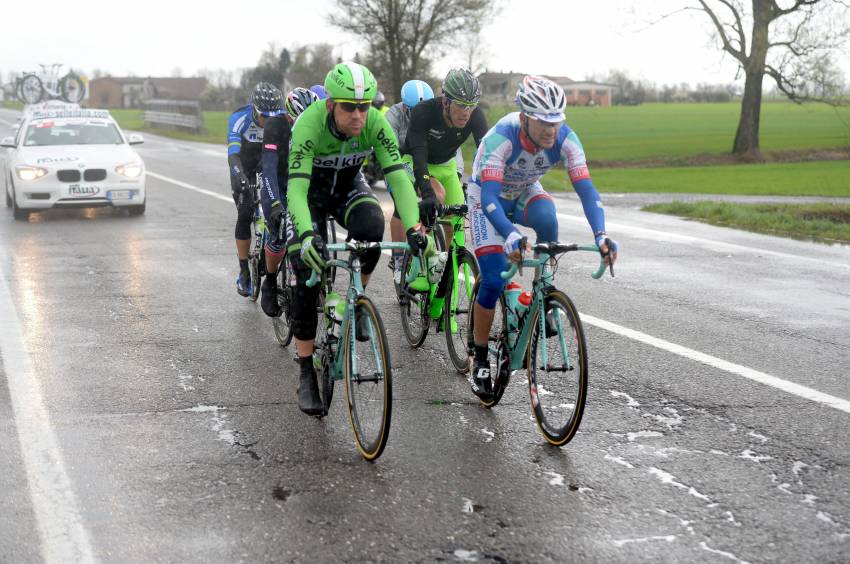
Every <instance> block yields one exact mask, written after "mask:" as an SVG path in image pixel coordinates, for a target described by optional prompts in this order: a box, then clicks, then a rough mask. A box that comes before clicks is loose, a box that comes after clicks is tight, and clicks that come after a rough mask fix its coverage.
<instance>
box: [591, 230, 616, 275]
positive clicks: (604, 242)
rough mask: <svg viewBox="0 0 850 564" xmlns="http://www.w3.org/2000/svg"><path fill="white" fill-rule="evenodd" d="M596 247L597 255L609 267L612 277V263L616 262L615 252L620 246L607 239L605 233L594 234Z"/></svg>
mask: <svg viewBox="0 0 850 564" xmlns="http://www.w3.org/2000/svg"><path fill="white" fill-rule="evenodd" d="M596 246H597V247H599V254H601V255H602V259H603V260H604V261H605V264H607V265H608V266H609V267H611V275H612V276H613V275H614V268H613V267H614V263H615V262H617V251H619V250H620V245H618V244H617V241H615V240H614V239H611V238H610V237H608V235H607V234H606V233H605V232H600V233H597V234H596Z"/></svg>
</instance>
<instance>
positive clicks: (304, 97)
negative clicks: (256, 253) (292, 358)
mask: <svg viewBox="0 0 850 564" xmlns="http://www.w3.org/2000/svg"><path fill="white" fill-rule="evenodd" d="M318 99H319V98H318V96H316V94H315V93H313V92H311V91H310V90H307V89H306V88H296V89H294V90H292V91H291V92H290V93H289V94H287V95H286V102H284V108H285V109H286V113H285V114H282V115H279V116H274V117H270V118H268V119H267V120H266V125H265V127H264V128H263V143H262V145H263V151H262V161H261V162H262V166H263V176H262V177H263V185H262V188H261V190H260V201H261V202H262V205H263V216H264V217H265V218H266V222H267V225H268V229H269V235H270V237H269V241H268V243H267V244H266V248H265V253H266V277H265V279H264V280H263V286H262V297H261V298H260V306H261V307H262V308H263V312H265V314H266V315H268V316H270V317H277V316H278V315H280V305H279V304H278V302H277V270H278V267H279V266H280V263H281V261H282V260H283V258H284V256H285V255H286V246H285V244H284V243H285V242H286V241H285V239H287V238H288V237H290V236H292V235H293V234H292V233H284V234H283V237H282V238H278V235H280V232H281V223H282V222H283V221H284V218H285V217H286V182H287V180H288V177H289V142H290V140H291V139H292V126H293V125H294V124H295V120H296V119H297V118H298V116H299V115H301V112H303V111H304V110H305V109H307V106H309V105H310V104H312V103H313V102H315V101H316V100H318ZM285 227H291V226H285ZM290 231H291V229H290Z"/></svg>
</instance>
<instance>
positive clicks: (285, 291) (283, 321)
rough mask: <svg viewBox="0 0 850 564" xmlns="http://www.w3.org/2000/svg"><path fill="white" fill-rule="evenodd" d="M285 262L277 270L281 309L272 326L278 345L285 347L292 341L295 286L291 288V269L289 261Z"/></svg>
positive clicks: (278, 300)
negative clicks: (288, 266)
mask: <svg viewBox="0 0 850 564" xmlns="http://www.w3.org/2000/svg"><path fill="white" fill-rule="evenodd" d="M283 260H284V262H282V263H281V264H280V266H279V267H278V269H277V305H278V306H279V307H280V315H279V316H277V317H272V326H273V327H274V337H275V339H277V343H278V344H279V345H280V346H282V347H285V346H287V345H289V343H290V341H292V319H291V318H290V315H291V311H292V309H291V308H292V298H293V294H294V290H295V286H290V279H289V274H290V273H289V268H287V264H286V262H285V261H286V260H288V259H287V258H284V259H283ZM292 282H294V280H293V281H292Z"/></svg>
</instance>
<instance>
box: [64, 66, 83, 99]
mask: <svg viewBox="0 0 850 564" xmlns="http://www.w3.org/2000/svg"><path fill="white" fill-rule="evenodd" d="M59 93H60V94H61V95H62V99H63V100H65V101H66V102H69V103H71V104H78V103H80V102H82V100H83V98H84V97H85V95H86V85H85V84H83V80H82V79H81V78H80V77H79V76H77V75H76V74H75V73H72V72H69V73H68V74H66V75H65V76H63V77H62V78H61V79H60V80H59Z"/></svg>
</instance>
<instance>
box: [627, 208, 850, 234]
mask: <svg viewBox="0 0 850 564" xmlns="http://www.w3.org/2000/svg"><path fill="white" fill-rule="evenodd" d="M643 210H644V211H650V212H655V213H664V214H669V215H678V216H681V217H686V218H689V219H695V220H697V221H702V222H705V223H710V224H711V225H719V226H722V227H733V228H735V229H745V230H747V231H754V232H756V233H765V234H767V235H775V236H780V237H790V238H793V239H803V240H812V241H818V242H821V243H850V205H837V204H802V205H787V204H735V203H727V202H694V203H687V202H671V203H669V204H653V205H650V206H646V207H644V208H643Z"/></svg>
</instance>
